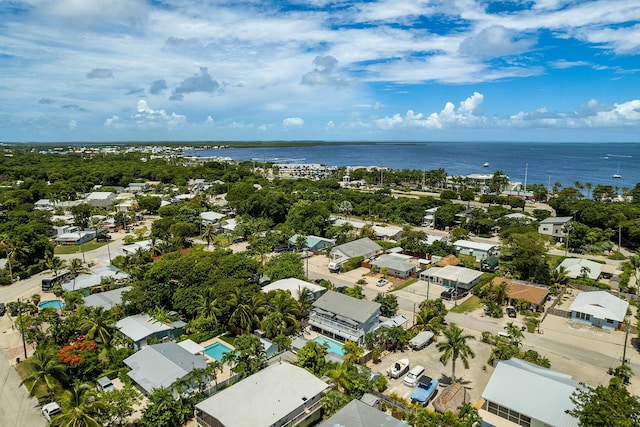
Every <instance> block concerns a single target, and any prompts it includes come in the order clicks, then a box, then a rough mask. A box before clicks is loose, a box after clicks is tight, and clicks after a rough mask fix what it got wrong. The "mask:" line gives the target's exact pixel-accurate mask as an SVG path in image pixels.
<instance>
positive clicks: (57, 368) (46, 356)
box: [22, 347, 67, 396]
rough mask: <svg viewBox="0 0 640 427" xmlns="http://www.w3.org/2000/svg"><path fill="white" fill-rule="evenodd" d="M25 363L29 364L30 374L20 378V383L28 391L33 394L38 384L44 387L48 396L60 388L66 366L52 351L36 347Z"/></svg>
mask: <svg viewBox="0 0 640 427" xmlns="http://www.w3.org/2000/svg"><path fill="white" fill-rule="evenodd" d="M25 363H28V364H29V365H31V374H30V375H28V376H27V377H25V378H24V379H23V380H22V384H24V385H25V386H26V387H27V390H29V393H31V394H32V395H33V394H34V392H35V390H36V389H37V388H38V387H40V386H44V387H46V389H47V392H48V393H49V396H53V395H54V394H55V393H56V392H57V391H59V390H60V388H61V384H62V381H64V379H65V372H66V370H67V366H66V365H65V364H63V363H61V362H60V361H59V360H58V358H57V357H56V355H55V354H54V353H53V352H51V351H49V350H47V349H46V348H44V347H42V348H40V347H38V349H37V350H36V352H35V353H34V355H33V356H32V357H31V358H30V359H29V360H28V361H27V362H25Z"/></svg>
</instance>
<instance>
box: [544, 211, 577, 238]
mask: <svg viewBox="0 0 640 427" xmlns="http://www.w3.org/2000/svg"><path fill="white" fill-rule="evenodd" d="M572 219H573V218H572V217H570V216H558V217H550V218H547V219H543V220H542V221H540V225H539V226H538V233H540V234H545V235H547V236H552V237H553V239H554V240H555V241H556V242H563V241H564V238H565V236H566V226H567V225H568V224H569V222H571V220H572Z"/></svg>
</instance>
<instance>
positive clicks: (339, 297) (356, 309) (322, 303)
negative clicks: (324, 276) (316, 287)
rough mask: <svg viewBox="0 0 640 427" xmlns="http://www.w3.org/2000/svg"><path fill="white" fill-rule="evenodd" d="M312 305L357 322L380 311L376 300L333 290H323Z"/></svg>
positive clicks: (361, 321)
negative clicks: (368, 299) (359, 297)
mask: <svg viewBox="0 0 640 427" xmlns="http://www.w3.org/2000/svg"><path fill="white" fill-rule="evenodd" d="M313 306H314V307H315V308H319V309H321V310H324V311H326V312H329V313H333V314H337V315H338V316H341V317H344V318H345V319H352V320H355V321H356V322H358V323H365V322H366V321H367V320H369V318H370V317H371V316H373V315H374V314H376V313H379V312H380V304H378V303H377V302H373V301H367V300H364V299H358V298H353V297H350V296H349V295H344V294H341V293H339V292H335V291H327V292H325V293H324V294H323V295H322V296H321V297H320V298H318V299H317V300H316V301H315V302H314V303H313Z"/></svg>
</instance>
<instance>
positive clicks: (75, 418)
mask: <svg viewBox="0 0 640 427" xmlns="http://www.w3.org/2000/svg"><path fill="white" fill-rule="evenodd" d="M60 406H61V407H62V414H60V415H58V416H57V417H55V418H54V420H55V421H54V425H56V426H65V427H67V426H68V427H100V423H99V422H98V421H97V420H96V419H95V418H94V414H95V413H96V412H97V411H98V410H99V409H101V408H102V404H101V403H100V401H99V400H98V397H97V391H96V390H95V388H94V387H92V386H90V385H89V384H82V383H78V382H76V383H75V384H73V387H71V388H70V389H67V390H65V392H64V393H63V394H62V397H61V398H60Z"/></svg>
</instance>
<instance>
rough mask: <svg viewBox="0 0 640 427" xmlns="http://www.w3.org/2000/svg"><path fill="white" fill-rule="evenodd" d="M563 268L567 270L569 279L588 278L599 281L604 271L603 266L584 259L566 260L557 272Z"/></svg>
mask: <svg viewBox="0 0 640 427" xmlns="http://www.w3.org/2000/svg"><path fill="white" fill-rule="evenodd" d="M562 268H564V269H565V272H566V275H567V277H571V278H572V279H576V278H578V277H588V278H590V279H593V280H598V277H600V272H601V271H602V264H599V263H597V262H594V261H590V260H588V259H584V258H565V259H564V260H563V261H562V262H561V263H560V265H559V266H558V267H557V268H556V270H558V271H560V269H562Z"/></svg>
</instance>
